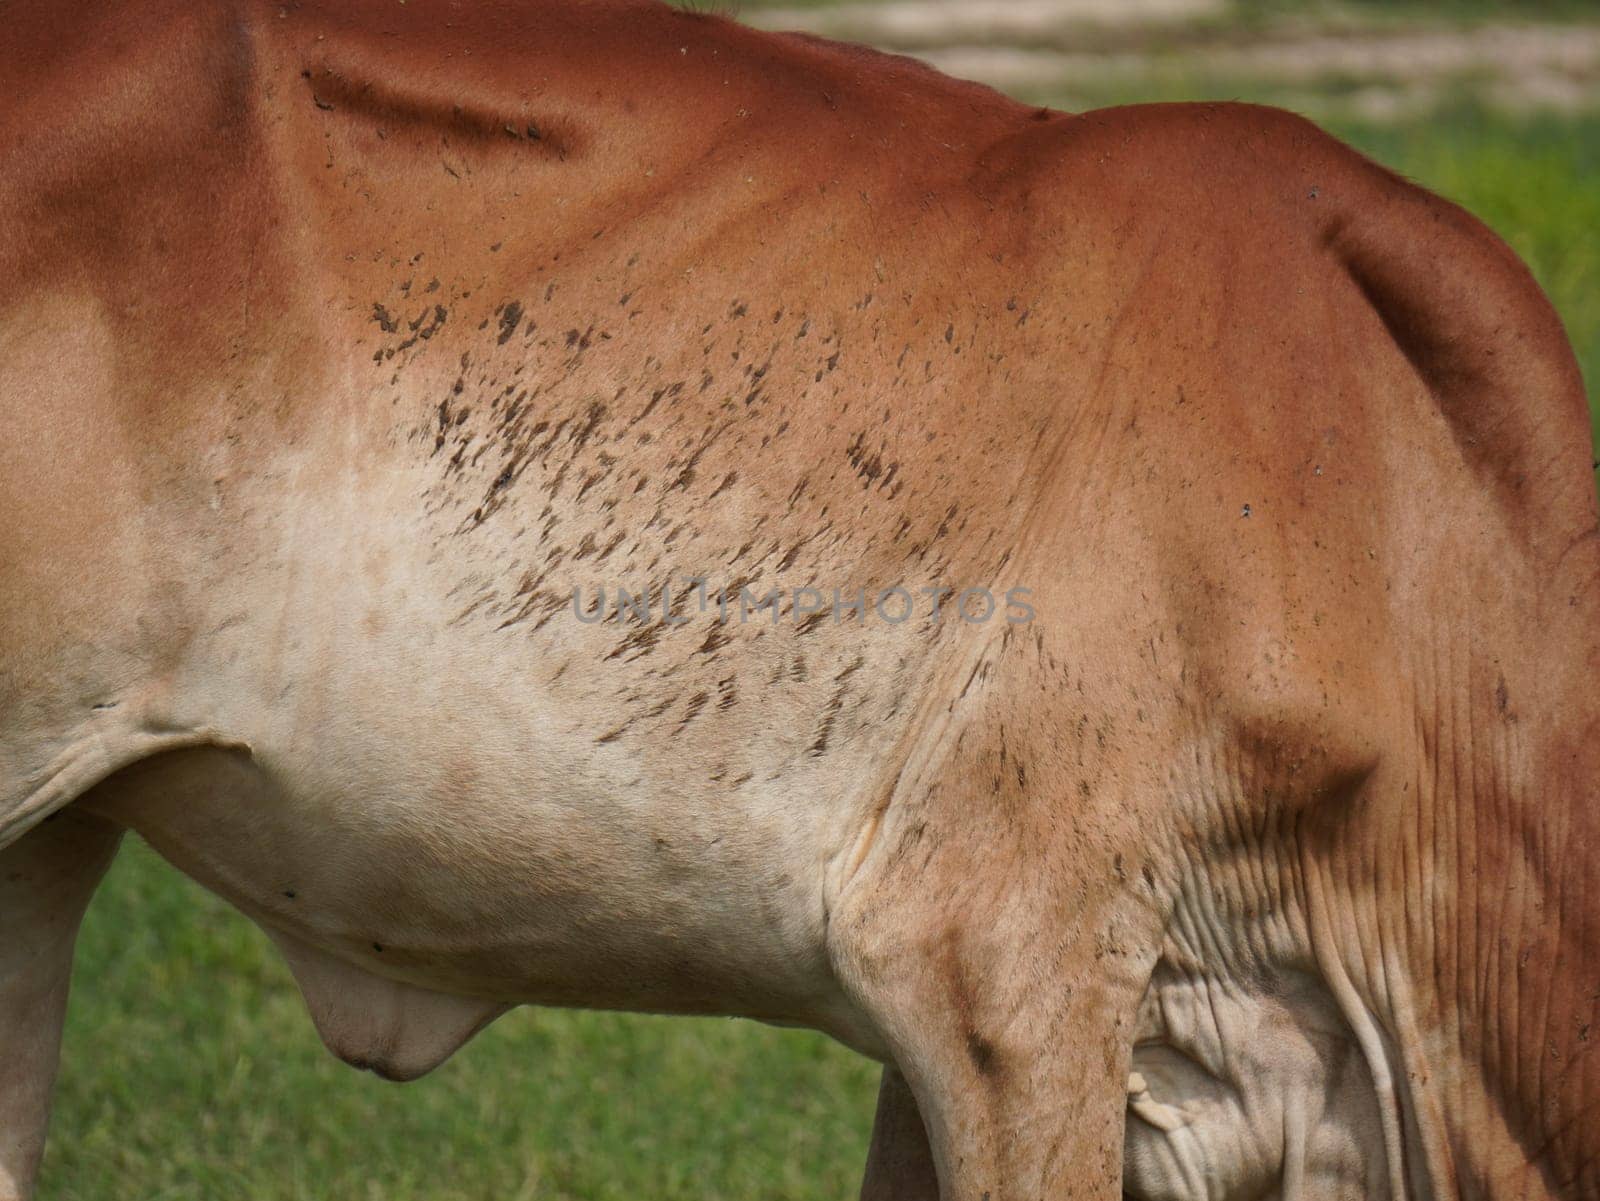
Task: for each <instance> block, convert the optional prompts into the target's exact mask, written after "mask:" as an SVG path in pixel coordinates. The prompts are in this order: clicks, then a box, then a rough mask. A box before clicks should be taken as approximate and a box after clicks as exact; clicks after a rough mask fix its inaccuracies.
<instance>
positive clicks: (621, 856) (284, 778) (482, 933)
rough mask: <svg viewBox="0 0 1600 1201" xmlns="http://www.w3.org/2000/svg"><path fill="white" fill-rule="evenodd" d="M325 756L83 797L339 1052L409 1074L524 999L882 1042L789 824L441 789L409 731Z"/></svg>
mask: <svg viewBox="0 0 1600 1201" xmlns="http://www.w3.org/2000/svg"><path fill="white" fill-rule="evenodd" d="M485 741H492V738H486V739H485ZM390 745H396V744H390ZM323 751H324V756H323V757H322V758H320V759H315V758H314V757H312V756H310V755H307V756H305V757H304V758H303V759H299V760H297V761H295V762H278V761H277V759H278V756H275V755H274V754H272V753H271V752H270V751H269V750H268V749H267V748H265V747H262V748H260V749H258V750H256V751H254V752H253V753H251V754H247V753H245V752H242V751H226V750H215V749H203V750H197V751H184V752H179V753H175V754H172V755H167V756H162V757H159V758H157V759H154V760H150V761H148V762H145V763H143V764H140V765H137V766H135V767H134V768H131V769H129V770H128V771H126V772H124V773H122V774H121V775H119V776H118V777H115V778H114V779H113V780H111V781H109V782H107V784H106V785H103V786H102V787H100V788H98V789H96V790H94V791H93V792H92V793H91V794H90V795H89V796H87V797H86V798H85V801H84V803H85V805H86V807H89V808H91V809H92V810H94V811H96V812H99V813H102V814H103V815H105V816H108V817H110V818H112V819H114V820H117V821H119V822H121V823H123V824H126V825H128V826H129V827H131V828H133V829H134V830H136V831H138V832H139V833H140V834H141V835H142V836H144V837H145V838H146V839H147V840H148V841H149V842H150V843H151V845H152V846H154V847H155V848H156V849H157V850H158V851H159V852H160V853H162V854H163V855H164V856H165V857H166V858H167V859H169V860H170V861H171V862H172V863H174V864H175V865H176V866H178V867H179V868H180V869H182V870H183V871H184V872H185V873H186V874H188V875H190V876H192V877H194V878H195V879H196V880H198V881H199V882H200V883H202V884H204V885H206V886H207V887H208V888H210V889H212V890H213V891H215V892H216V893H218V894H219V895H221V896H223V897H224V898H226V899H227V900H229V901H230V902H231V903H233V904H234V905H235V906H237V907H238V908H239V909H240V910H242V911H243V912H244V913H246V914H247V915H248V916H250V917H251V918H252V919H254V920H255V921H257V922H258V923H259V924H260V925H262V926H263V927H264V928H265V929H267V931H268V932H269V933H270V934H271V935H272V937H273V938H274V940H275V942H277V944H278V945H279V947H280V949H282V950H283V951H284V953H285V955H286V958H287V959H288V961H289V963H290V966H291V967H292V968H293V969H294V972H295V976H296V979H297V980H298V981H299V983H300V985H301V988H302V990H303V992H304V993H305V996H306V1000H307V1003H308V1007H309V1008H310V1010H311V1013H312V1015H313V1017H314V1018H315V1020H316V1022H317V1025H318V1028H319V1030H320V1031H321V1033H322V1035H323V1037H324V1039H325V1040H326V1041H327V1042H328V1043H329V1045H330V1047H331V1048H332V1049H334V1050H335V1051H336V1052H337V1053H338V1054H340V1055H341V1056H342V1057H343V1058H346V1059H348V1060H350V1061H351V1062H353V1063H357V1064H359V1065H361V1066H367V1067H372V1068H374V1069H375V1070H378V1071H380V1072H381V1073H383V1074H386V1075H391V1076H395V1077H401V1078H405V1077H410V1076H414V1075H417V1074H420V1072H421V1071H425V1070H427V1069H428V1068H430V1067H431V1066H433V1064H435V1063H437V1062H439V1061H440V1060H442V1059H443V1058H444V1057H445V1056H446V1055H448V1054H449V1053H450V1052H451V1051H453V1050H454V1049H455V1047H456V1046H459V1045H460V1043H461V1042H463V1041H465V1039H466V1038H468V1037H470V1035H471V1034H472V1033H473V1032H475V1031H476V1030H477V1029H479V1028H481V1027H482V1026H483V1025H484V1024H486V1023H487V1021H488V1020H490V1019H491V1018H492V1017H493V1016H495V1015H496V1014H498V1013H499V1012H502V1011H503V1010H504V1009H505V1008H506V1007H508V1006H510V1005H515V1004H520V1003H542V1004H556V1005H582V1006H592V1007H603V1008H617V1009H627V1010H644V1011H658V1012H674V1013H719V1014H737V1015H745V1016H751V1017H756V1018H760V1019H763V1020H768V1021H776V1022H785V1023H788V1022H794V1023H801V1024H805V1025H809V1026H814V1027H818V1028H821V1029H824V1030H827V1031H828V1032H830V1033H832V1034H834V1035H835V1036H837V1037H839V1038H841V1039H842V1040H844V1041H845V1042H847V1043H849V1044H850V1045H853V1046H855V1047H857V1048H858V1049H861V1050H863V1051H865V1052H867V1053H869V1054H877V1053H878V1052H879V1048H878V1047H877V1040H876V1038H875V1036H874V1034H873V1033H872V1031H871V1030H870V1028H869V1027H868V1025H867V1024H866V1022H865V1021H864V1020H863V1019H861V1018H860V1017H859V1016H858V1015H857V1014H856V1013H855V1011H854V1010H853V1009H852V1008H851V1006H850V1005H849V1004H848V1002H847V1001H846V1000H845V999H844V996H843V994H842V993H841V992H840V991H839V989H838V988H837V986H836V984H835V983H834V979H833V975H832V972H831V970H830V969H829V966H828V963H827V959H826V952H825V947H824V943H823V925H824V922H825V915H824V914H823V913H822V912H821V909H820V906H821V893H820V887H818V885H819V883H820V873H821V869H822V867H823V866H824V865H823V864H822V863H821V862H806V861H805V860H806V854H805V848H804V847H803V846H802V845H800V843H799V842H797V843H796V844H795V845H792V846H789V847H783V846H775V845H772V844H771V843H770V842H769V841H768V840H767V839H766V836H765V834H764V833H763V832H761V831H758V830H755V829H749V828H746V829H742V830H741V829H737V828H729V827H726V826H723V825H721V824H718V823H715V822H711V821H708V820H705V819H706V815H705V814H703V813H699V814H697V813H694V812H685V811H684V809H683V807H682V806H677V807H676V808H675V809H674V808H673V807H672V806H666V807H659V806H657V805H655V804H654V803H652V800H651V799H650V798H648V797H640V796H633V797H631V798H630V797H628V796H626V795H620V794H619V795H613V796H611V797H610V801H609V804H601V803H600V802H599V801H598V800H596V799H595V798H593V797H587V798H584V797H580V796H579V795H577V794H578V793H582V792H583V790H582V789H576V790H575V792H574V795H571V796H569V797H568V798H567V800H566V803H565V804H551V803H548V802H546V803H541V802H540V801H539V800H538V799H537V798H536V797H524V796H518V795H517V794H516V792H515V789H514V788H513V787H512V786H511V785H512V783H513V782H514V781H515V779H516V777H515V776H514V775H512V774H505V775H493V774H491V776H490V777H489V782H476V783H475V782H471V781H467V780H463V779H459V778H458V779H455V780H454V782H453V784H451V785H450V786H448V787H445V788H443V789H442V790H441V789H440V788H439V787H436V786H435V784H434V783H429V782H427V781H428V768H427V767H426V763H427V762H428V761H430V760H431V759H432V758H434V757H435V756H434V754H433V752H432V748H431V747H430V745H429V744H428V741H427V739H426V738H422V737H419V738H417V739H414V740H413V742H412V743H411V745H410V746H409V747H408V748H407V754H405V755H402V756H400V757H399V758H398V760H397V761H391V762H385V761H384V759H383V756H382V755H374V756H373V757H372V761H371V762H366V763H362V764H361V765H360V766H359V767H358V766H357V765H356V763H355V762H354V760H357V759H359V758H361V751H360V749H359V748H352V747H351V746H349V745H340V742H339V740H338V738H337V734H336V731H330V738H329V739H328V741H327V742H326V743H325V744H324V747H323ZM480 762H481V760H480ZM446 778H448V773H447V774H446ZM569 806H570V807H569Z"/></svg>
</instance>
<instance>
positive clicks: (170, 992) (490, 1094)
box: [41, 0, 1600, 1201]
mask: <svg viewBox="0 0 1600 1201" xmlns="http://www.w3.org/2000/svg"><path fill="white" fill-rule="evenodd" d="M1247 7H1249V8H1250V9H1252V10H1255V12H1254V18H1255V19H1265V17H1263V14H1265V16H1266V17H1270V16H1271V12H1272V11H1273V10H1276V11H1280V12H1281V11H1282V10H1283V9H1284V8H1285V7H1288V6H1286V5H1284V4H1281V3H1275V2H1273V0H1260V2H1259V3H1251V4H1249V5H1247ZM1350 7H1352V6H1345V8H1344V10H1343V11H1348V10H1349V9H1350ZM1368 7H1371V6H1368ZM1495 7H1496V6H1492V5H1490V4H1488V3H1487V2H1482V3H1480V2H1476V0H1455V2H1454V3H1452V4H1449V5H1447V6H1439V5H1433V6H1428V7H1427V9H1426V11H1428V12H1432V13H1434V14H1437V13H1439V12H1441V11H1444V10H1445V9H1446V8H1447V9H1448V10H1450V11H1453V12H1456V13H1458V14H1460V15H1462V16H1464V17H1467V18H1482V17H1486V16H1493V15H1494V10H1495ZM1499 7H1501V8H1504V7H1506V6H1499ZM1519 7H1520V6H1519ZM1579 7H1580V6H1579V5H1576V4H1561V3H1550V4H1543V5H1537V6H1529V7H1528V8H1526V9H1523V10H1522V11H1524V12H1527V11H1534V10H1535V9H1537V11H1538V12H1539V14H1540V15H1552V16H1566V15H1569V14H1571V13H1573V12H1575V11H1577V10H1578V9H1579ZM1584 7H1590V8H1592V5H1591V6H1584ZM1408 8H1409V11H1410V12H1412V13H1416V12H1420V11H1424V7H1423V6H1421V5H1410V6H1408ZM1185 70H1188V71H1189V74H1187V75H1185V76H1183V77H1181V78H1180V77H1175V76H1174V75H1173V74H1172V73H1170V72H1169V73H1166V74H1161V75H1153V76H1152V77H1151V79H1150V80H1149V81H1148V86H1147V87H1145V88H1141V87H1140V86H1138V83H1137V81H1134V82H1131V83H1127V82H1124V83H1119V84H1118V85H1117V86H1116V87H1115V88H1106V89H1102V93H1103V94H1099V95H1095V96H1093V97H1092V99H1093V100H1094V102H1096V103H1103V102H1113V101H1122V100H1129V99H1136V98H1141V97H1142V96H1150V97H1154V98H1172V97H1173V96H1175V95H1186V96H1192V97H1208V98H1216V97H1223V98H1239V99H1256V100H1267V101H1272V100H1277V99H1283V98H1284V95H1283V92H1282V89H1281V88H1278V87H1277V86H1276V85H1265V84H1262V83H1260V82H1253V81H1251V80H1248V79H1235V80H1218V79H1211V78H1207V77H1206V76H1205V75H1204V72H1203V64H1202V69H1193V68H1185ZM1340 86H1341V84H1340V82H1339V81H1338V80H1331V81H1328V80H1324V81H1313V82H1311V83H1309V84H1307V83H1305V82H1300V83H1297V85H1296V88H1297V91H1296V93H1295V95H1297V96H1304V95H1305V94H1306V89H1307V88H1311V89H1312V90H1313V91H1315V90H1316V89H1319V88H1320V89H1322V92H1321V93H1320V94H1321V95H1322V96H1323V98H1324V99H1327V98H1328V97H1330V96H1332V97H1333V98H1334V99H1336V96H1333V93H1334V92H1335V91H1336V90H1337V89H1338V88H1339V87H1340ZM1030 98H1031V99H1037V98H1039V97H1030ZM1046 98H1048V97H1046ZM1073 98H1074V99H1078V98H1079V97H1078V96H1077V94H1076V93H1075V94H1074V97H1073ZM1327 111H1329V112H1333V113H1335V114H1336V115H1334V116H1333V117H1332V118H1331V119H1330V123H1331V124H1332V126H1333V127H1334V128H1335V129H1336V131H1337V132H1338V133H1340V134H1341V135H1343V136H1345V137H1347V138H1348V139H1350V140H1351V141H1353V142H1354V143H1355V144H1356V145H1357V146H1359V147H1361V148H1362V149H1364V150H1365V151H1367V152H1368V153H1370V154H1372V155H1373V156H1375V157H1376V158H1378V159H1381V160H1382V161H1384V162H1386V163H1388V164H1390V165H1391V166H1393V167H1395V168H1397V169H1399V170H1400V171H1402V172H1404V173H1405V174H1407V175H1409V176H1410V177H1412V178H1414V179H1416V180H1418V181H1420V182H1422V183H1424V184H1427V185H1429V186H1430V187H1433V188H1435V189H1437V190H1439V191H1441V192H1443V193H1444V194H1446V195H1448V196H1450V197H1452V198H1453V199H1455V200H1457V201H1459V202H1461V203H1463V204H1465V205H1466V206H1467V207H1468V208H1470V209H1472V210H1473V211H1474V212H1476V213H1478V214H1479V215H1480V216H1482V217H1483V218H1484V219H1485V220H1486V221H1488V223H1489V224H1490V225H1492V226H1493V227H1494V228H1495V229H1497V230H1498V231H1499V232H1500V233H1501V234H1502V235H1503V236H1505V237H1506V238H1507V239H1508V240H1509V241H1510V242H1511V243H1512V245H1513V246H1515V247H1516V249H1517V250H1518V251H1519V252H1520V253H1521V254H1522V255H1523V256H1524V257H1525V258H1526V259H1527V260H1528V262H1529V263H1530V264H1531V265H1532V267H1533V270H1534V272H1535V274H1536V275H1537V276H1538V278H1539V279H1540V280H1541V282H1542V283H1543V284H1544V285H1545V287H1546V288H1547V289H1548V290H1549V292H1550V294H1551V296H1552V297H1553V298H1554V300H1555V303H1556V307H1557V308H1558V309H1559V310H1560V312H1561V314H1562V316H1563V318H1564V319H1565V320H1566V323H1567V328H1568V330H1569V332H1570V334H1571V336H1572V339H1573V342H1574V344H1575V345H1576V347H1577V349H1578V353H1579V357H1580V359H1581V360H1582V362H1583V365H1584V369H1585V372H1586V376H1587V378H1588V379H1589V380H1590V382H1591V394H1592V392H1593V389H1594V383H1595V381H1597V380H1600V110H1597V109H1595V108H1590V109H1588V110H1587V111H1575V110H1570V109H1569V110H1566V111H1563V112H1559V113H1557V112H1546V113H1543V114H1540V113H1538V112H1537V111H1530V112H1522V113H1520V114H1510V113H1504V112H1497V111H1494V110H1492V109H1490V108H1488V107H1485V106H1484V105H1483V104H1481V103H1479V102H1477V101H1475V100H1474V99H1473V98H1472V96H1471V93H1470V88H1465V89H1463V90H1462V91H1461V92H1460V94H1459V95H1454V96H1452V97H1449V98H1447V99H1446V100H1445V102H1443V103H1441V104H1440V105H1439V106H1437V107H1435V108H1434V109H1432V110H1431V111H1429V112H1427V113H1426V114H1421V115H1413V116H1411V117H1409V118H1406V119H1402V120H1397V121H1391V122H1383V123H1378V122H1373V121H1363V120H1360V119H1358V118H1355V117H1349V116H1338V115H1337V111H1338V110H1337V106H1336V105H1335V106H1333V107H1331V108H1330V109H1328V110H1327ZM876 1078H877V1072H876V1069H875V1068H874V1067H873V1066H872V1065H870V1064H868V1063H866V1062H864V1061H862V1060H861V1059H859V1058H857V1057H856V1056H854V1055H852V1054H851V1053H850V1052H847V1051H845V1050H843V1049H842V1048H840V1047H837V1046H835V1045H833V1044H831V1043H829V1042H828V1041H826V1040H825V1039H823V1038H821V1037H820V1036H815V1035H810V1034H806V1033H800V1032H794V1031H778V1030H772V1029H766V1028H764V1027H760V1026H756V1025H752V1024H747V1023H738V1022H730V1021H709V1020H689V1019H663V1018H646V1017H625V1016H618V1015H611V1014H588V1013H571V1012H558V1011H535V1010H525V1011H521V1012H517V1013H513V1014H510V1015H508V1016H507V1017H505V1018H503V1019H501V1021H500V1022H499V1023H497V1024H496V1025H495V1026H493V1027H491V1028H490V1029H489V1030H488V1031H486V1032H485V1033H484V1034H482V1035H481V1036H479V1038H478V1039H477V1040H476V1041H475V1042H474V1043H472V1044H471V1045H469V1046H468V1047H467V1048H466V1049H465V1050H464V1051H463V1052H462V1053H461V1054H459V1055H458V1056H457V1057H456V1058H455V1059H453V1060H452V1061H450V1062H449V1063H447V1064H446V1065H445V1066H444V1067H442V1068H441V1069H439V1070H438V1071H437V1072H435V1073H434V1074H433V1075H432V1076H430V1077H428V1078H426V1079H424V1080H422V1081H419V1082H417V1083H414V1084H409V1085H404V1086H400V1085H393V1084H387V1083H384V1082H382V1081H380V1080H378V1079H376V1078H375V1077H372V1076H370V1075H366V1074H363V1073H358V1072H354V1071H352V1070H350V1069H348V1068H346V1067H344V1066H343V1065H341V1064H339V1063H338V1062H336V1061H335V1060H334V1059H333V1058H332V1057H331V1056H329V1055H328V1054H327V1053H326V1052H325V1051H324V1050H323V1049H322V1047H321V1045H320V1043H319V1042H318V1041H317V1037H316V1035H315V1033H314V1032H313V1030H312V1028H311V1024H310V1022H309V1020H308V1019H307V1017H306V1016H305V1012H304V1009H303V1007H302V1005H301V1002H300V1000H299V997H298V995H297V994H296V992H295V991H294V986H293V984H292V982H291V981H290V978H289V975H288V972H287V971H286V970H285V968H284V967H283V965H282V964H281V962H280V961H279V959H278V958H277V956H276V953H275V952H274V951H273V950H272V949H271V947H270V946H269V944H268V943H267V941H266V939H265V938H264V937H263V936H262V935H261V934H260V933H259V932H258V931H257V930H256V929H255V928H254V927H253V926H251V925H249V924H248V923H247V922H246V921H244V920H243V919H242V918H240V917H239V916H237V915H236V914H234V913H233V912H232V911H230V910H229V909H228V908H227V907H226V906H225V905H223V904H222V903H220V902H219V901H217V900H215V899H214V898H212V897H210V896H209V895H207V894H205V893H203V892H202V891H201V890H199V889H198V888H196V887H195V886H194V885H192V884H190V883H188V882H187V881H185V880H184V879H182V878H181V877H179V876H178V875H177V874H176V873H175V872H173V871H172V870H171V869H169V868H167V867H166V866H165V865H164V864H163V863H162V862H161V861H160V860H159V859H158V858H157V857H156V856H155V855H154V854H153V853H152V852H150V851H149V850H148V849H146V848H145V847H144V846H143V845H142V844H139V843H137V841H136V840H134V839H131V838H130V840H129V842H128V845H127V847H126V849H125V850H124V852H123V854H122V856H121V858H120V859H119V861H118V862H117V864H116V866H115V867H114V868H113V870H112V872H111V875H110V876H109V878H108V880H107V882H106V884H105V886H104V887H103V889H102V890H101V892H100V894H99V895H98V897H97V898H96V900H95V902H94V905H93V907H92V909H91V911H90V914H89V917H88V920H87V922H86V925H85V928H84V932H83V936H82V939H81V942H80V948H79V956H78V969H77V977H76V984H75V992H74V996H73V1002H72V1008H71V1013H70V1017H69V1022H68V1031H67V1040H66V1052H65V1064H64V1069H63V1074H62V1080H61V1084H60V1088H59V1092H58V1098H57V1105H56V1115H55V1121H54V1128H53V1138H52V1141H51V1145H50V1149H49V1152H48V1155H47V1157H46V1160H45V1165H44V1172H43V1179H42V1182H41V1188H42V1191H41V1198H42V1201H123V1199H128V1198H139V1199H141V1201H235V1199H238V1201H290V1199H293V1201H347V1199H348V1201H502V1199H503V1201H528V1199H533V1198H540V1199H544V1198H572V1199H575V1201H576V1199H581V1201H611V1199H615V1201H671V1199H678V1198H681V1199H683V1201H691V1199H692V1201H718V1199H722V1198H754V1199H761V1201H781V1199H783V1198H815V1199H823V1198H829V1199H835V1198H844V1197H848V1196H852V1195H853V1193H854V1190H855V1188H856V1186H857V1182H858V1179H859V1173H860V1168H861V1164H862V1162H863V1158H864V1155H865V1150H866V1140H867V1132H868V1127H869V1124H870V1120H871V1114H872V1104H873V1097H874V1092H875V1086H876Z"/></svg>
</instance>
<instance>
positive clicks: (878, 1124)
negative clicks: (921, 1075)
mask: <svg viewBox="0 0 1600 1201" xmlns="http://www.w3.org/2000/svg"><path fill="white" fill-rule="evenodd" d="M861 1201H939V1178H938V1175H937V1173H936V1172H935V1171H934V1166H933V1151H932V1149H931V1148H930V1147H929V1146H928V1133H927V1130H926V1128H924V1126H923V1124H922V1114H921V1113H920V1112H919V1111H918V1110H917V1099H916V1097H914V1096H912V1094H911V1087H910V1086H909V1085H908V1084H907V1083H906V1080H905V1077H904V1076H902V1075H901V1074H900V1073H899V1071H898V1070H897V1069H895V1068H893V1067H886V1068H884V1069H883V1083H881V1084H880V1085H879V1086H878V1112H877V1116H876V1117H874V1118H873V1120H872V1146H871V1147H870V1148H869V1149H868V1151H867V1174H866V1177H865V1178H864V1179H863V1180H862V1182H861Z"/></svg>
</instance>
